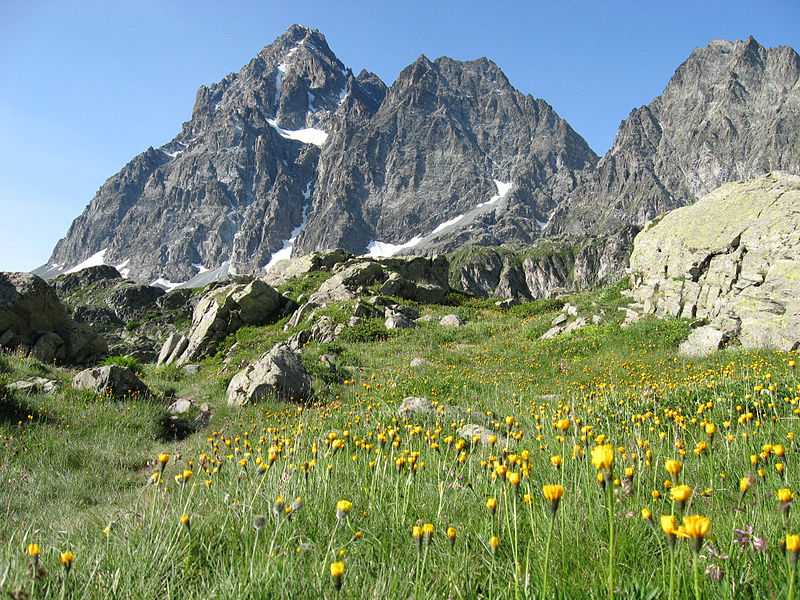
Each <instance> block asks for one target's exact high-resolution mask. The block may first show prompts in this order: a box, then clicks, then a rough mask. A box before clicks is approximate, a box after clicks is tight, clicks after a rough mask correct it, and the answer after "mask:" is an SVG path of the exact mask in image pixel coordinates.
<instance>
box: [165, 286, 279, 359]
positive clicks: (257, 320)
mask: <svg viewBox="0 0 800 600" xmlns="http://www.w3.org/2000/svg"><path fill="white" fill-rule="evenodd" d="M284 303H285V299H284V298H283V297H282V296H281V295H280V294H278V292H276V291H275V290H274V289H273V288H272V287H271V286H269V285H267V284H266V283H264V282H263V281H262V280H260V279H254V280H252V281H250V282H249V283H246V284H245V283H231V284H228V285H226V286H223V287H220V288H216V289H213V290H211V291H209V292H208V293H206V295H205V296H203V298H202V299H201V300H200V302H198V304H197V306H196V307H195V309H194V315H193V317H192V327H191V329H190V330H189V333H188V335H186V336H181V335H180V334H174V335H172V336H170V337H169V338H168V339H167V340H166V342H165V343H164V346H163V347H162V349H161V353H160V354H159V358H158V360H159V363H164V364H172V363H175V364H177V365H183V364H186V363H189V362H192V361H195V360H199V359H201V358H203V357H204V356H207V355H209V354H211V353H213V352H215V351H216V349H217V345H218V344H219V342H221V341H222V340H224V339H225V338H226V337H228V335H230V334H231V333H234V332H235V331H236V330H237V329H239V328H240V327H242V326H244V325H262V324H264V323H266V322H267V320H268V319H270V318H271V317H273V316H275V315H276V314H277V313H279V311H280V310H281V309H282V307H283V305H284Z"/></svg>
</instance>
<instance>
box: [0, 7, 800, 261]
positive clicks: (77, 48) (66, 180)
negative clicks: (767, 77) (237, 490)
mask: <svg viewBox="0 0 800 600" xmlns="http://www.w3.org/2000/svg"><path fill="white" fill-rule="evenodd" d="M293 23H298V24H301V25H305V26H308V27H312V28H316V29H319V30H320V31H321V32H322V33H323V34H324V35H325V36H326V38H327V40H328V45H329V46H330V47H331V49H332V50H333V52H334V53H335V54H336V55H337V56H338V57H339V59H340V60H342V62H343V63H344V64H345V65H347V66H348V67H350V68H352V69H353V71H354V72H356V73H358V72H359V71H360V70H361V69H362V68H366V69H368V70H370V71H373V72H375V73H377V74H378V75H379V76H380V77H381V78H382V79H383V80H384V81H385V82H386V83H387V85H388V84H391V83H392V82H393V81H394V80H395V78H396V77H397V75H398V74H399V73H400V71H401V70H402V69H403V68H404V67H406V66H407V65H408V64H410V63H411V62H413V61H414V60H415V59H416V58H417V57H418V56H419V55H420V54H425V55H426V56H428V57H429V58H431V59H434V58H437V57H439V56H442V55H446V56H450V57H452V58H456V59H461V60H470V59H474V58H478V57H481V56H486V57H488V58H490V59H491V60H493V61H494V62H495V63H497V64H498V65H499V66H500V67H501V68H502V69H503V71H504V72H505V73H506V75H507V76H508V78H509V80H510V81H511V84H512V85H513V86H515V87H516V88H517V89H519V90H520V91H521V92H523V93H526V94H531V95H533V96H535V97H537V98H543V99H544V100H546V101H547V102H549V103H550V104H551V105H552V106H553V107H554V108H555V110H556V111H557V112H558V113H559V115H561V117H563V118H565V119H566V120H567V121H568V122H569V123H570V125H572V127H573V128H574V129H575V130H576V131H577V132H578V133H579V134H581V135H582V136H583V137H584V138H585V139H586V140H587V142H588V143H589V145H590V146H591V147H592V148H593V149H594V151H595V152H597V153H598V154H600V155H602V154H603V153H604V152H605V151H606V150H608V148H609V147H610V146H611V144H612V142H613V140H614V134H615V132H616V130H617V127H618V126H619V123H620V121H622V120H623V119H625V118H626V117H627V115H628V114H629V113H630V111H631V110H632V109H633V108H635V107H638V106H641V105H643V104H647V103H649V102H650V101H651V100H652V99H653V98H654V97H655V96H657V95H658V94H660V93H661V91H662V90H663V89H664V87H665V86H666V84H667V82H668V81H669V78H670V77H671V76H672V74H673V73H674V71H675V69H676V68H677V67H678V65H680V64H681V63H682V62H683V61H684V60H685V59H686V58H687V57H688V55H689V53H690V52H691V51H692V49H693V48H695V47H697V46H705V45H706V44H707V43H708V42H709V41H710V40H712V39H714V38H725V39H730V40H736V39H744V38H746V37H747V36H749V35H752V36H754V37H755V38H756V40H758V41H759V42H761V44H763V45H764V46H767V47H774V46H780V45H789V46H792V47H793V48H795V49H796V50H800V1H798V0H759V1H758V2H752V1H750V2H741V1H739V0H693V1H681V0H669V1H666V0H665V1H663V2H647V1H645V0H638V1H630V2H613V1H610V0H609V1H598V0H594V1H591V2H589V1H569V0H563V1H560V2H552V1H548V2H545V1H529V2H524V1H513V2H512V1H500V0H492V1H489V0H484V1H474V0H461V1H455V0H453V1H447V2H445V1H438V0H425V1H416V0H404V1H401V2H397V1H385V0H371V1H365V2H362V1H347V0H328V1H316V2H311V1H308V2H306V1H303V0H294V1H290V0H282V1H280V2H278V1H274V0H260V1H253V2H246V1H236V0H225V1H223V0H219V1H208V0H191V1H180V0H100V1H86V0H71V1H69V2H65V1H61V0H59V1H47V0H40V1H36V0H20V1H17V0H0V270H3V271H13V270H29V269H32V268H35V267H37V266H39V265H41V264H44V263H45V262H46V261H47V260H48V258H49V256H50V252H51V251H52V249H53V247H54V246H55V244H56V242H57V241H58V239H59V238H61V237H63V236H64V234H65V233H66V231H67V229H68V228H69V225H70V223H71V222H72V220H73V219H74V218H75V217H77V216H78V215H79V214H80V213H81V212H82V211H83V209H84V207H85V206H86V205H87V204H88V203H89V201H90V200H91V199H92V196H94V194H95V192H96V191H97V189H98V188H99V187H100V186H101V185H102V184H103V182H104V181H105V180H106V179H107V178H108V177H110V176H111V175H113V174H114V173H116V172H117V171H119V169H120V168H122V166H123V165H124V164H125V163H126V162H128V161H129V160H130V159H131V158H133V157H134V156H135V155H136V154H138V153H140V152H142V151H144V150H145V149H147V147H148V146H154V147H158V146H160V145H161V144H164V143H166V142H168V141H169V140H170V139H172V137H174V136H175V135H176V134H177V133H178V132H179V131H180V128H181V123H182V122H183V121H186V120H188V119H189V117H190V116H191V110H192V105H193V104H194V98H195V94H196V92H197V88H198V87H199V86H200V85H203V84H205V85H208V84H211V83H213V82H216V81H219V80H220V79H221V78H222V77H224V76H225V75H226V74H228V73H229V72H233V71H238V70H239V69H240V68H241V67H242V65H244V64H245V63H247V62H248V61H249V60H250V59H251V58H253V57H254V56H255V55H256V54H257V53H258V51H259V50H260V49H261V48H262V47H263V46H265V45H267V44H269V43H271V42H272V41H273V40H274V39H275V38H276V37H278V36H279V35H280V34H281V33H283V31H285V30H286V28H287V27H288V26H289V25H291V24H293Z"/></svg>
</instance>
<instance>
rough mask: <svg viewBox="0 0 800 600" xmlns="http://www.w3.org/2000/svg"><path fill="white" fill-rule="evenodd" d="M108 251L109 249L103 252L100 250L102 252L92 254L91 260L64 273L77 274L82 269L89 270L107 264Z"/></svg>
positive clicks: (104, 249) (88, 259) (80, 263)
mask: <svg viewBox="0 0 800 600" xmlns="http://www.w3.org/2000/svg"><path fill="white" fill-rule="evenodd" d="M106 250H108V248H103V249H102V250H100V252H96V253H95V254H92V255H91V256H90V257H89V258H87V259H86V260H84V261H83V262H79V263H78V264H77V265H75V266H74V267H72V268H71V269H69V270H67V271H64V272H65V273H76V272H77V271H80V270H82V269H87V268H89V267H99V266H100V265H104V264H106V263H105V260H104V258H105V255H106Z"/></svg>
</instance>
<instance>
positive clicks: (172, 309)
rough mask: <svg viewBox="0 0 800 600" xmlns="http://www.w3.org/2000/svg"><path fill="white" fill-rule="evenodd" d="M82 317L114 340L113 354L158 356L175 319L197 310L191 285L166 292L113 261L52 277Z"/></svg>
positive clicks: (110, 342) (111, 344)
mask: <svg viewBox="0 0 800 600" xmlns="http://www.w3.org/2000/svg"><path fill="white" fill-rule="evenodd" d="M49 283H50V285H51V286H52V287H53V288H54V289H55V290H56V293H57V294H58V296H59V299H60V300H61V301H62V302H63V304H64V306H65V307H66V308H67V309H68V310H69V312H70V313H71V314H72V317H73V319H75V320H76V321H77V322H78V323H82V324H84V325H89V326H91V327H92V328H93V329H94V330H95V331H97V332H98V333H100V334H101V335H102V336H103V337H104V338H105V339H106V341H107V342H108V345H109V354H112V355H117V354H119V355H129V356H135V357H136V358H138V359H139V360H143V361H152V360H154V359H155V357H156V356H157V355H158V350H159V348H160V347H161V344H162V343H163V340H164V338H165V337H167V336H169V335H170V334H171V333H173V332H175V330H176V329H175V326H174V322H175V321H176V320H177V319H184V318H188V317H190V316H191V314H192V303H193V302H195V303H196V299H193V298H192V295H191V293H190V292H189V290H175V291H172V292H170V293H168V294H165V292H164V290H163V289H162V288H160V287H153V286H147V285H141V284H138V283H135V282H133V281H130V280H127V279H123V278H122V276H121V275H120V273H119V272H118V271H117V270H116V269H115V268H114V267H110V266H107V265H100V266H93V267H88V268H86V269H82V270H80V271H77V272H75V273H69V274H65V275H60V276H58V277H55V278H53V279H51V280H50V281H49Z"/></svg>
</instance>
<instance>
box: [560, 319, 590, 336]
mask: <svg viewBox="0 0 800 600" xmlns="http://www.w3.org/2000/svg"><path fill="white" fill-rule="evenodd" d="M588 324H589V321H587V320H586V317H578V318H577V319H575V320H574V321H572V323H568V324H567V325H566V326H565V327H564V328H563V329H562V331H561V333H563V334H565V335H566V334H568V333H572V332H573V331H577V330H578V329H581V328H583V327H586V326H587V325H588Z"/></svg>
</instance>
